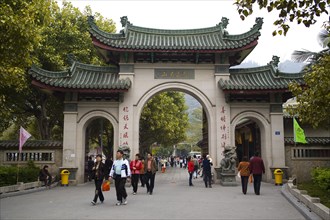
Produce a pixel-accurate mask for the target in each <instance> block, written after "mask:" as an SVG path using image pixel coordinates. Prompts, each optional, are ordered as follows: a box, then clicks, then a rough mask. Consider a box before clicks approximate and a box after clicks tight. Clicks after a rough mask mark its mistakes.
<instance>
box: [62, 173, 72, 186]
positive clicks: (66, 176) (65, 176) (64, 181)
mask: <svg viewBox="0 0 330 220" xmlns="http://www.w3.org/2000/svg"><path fill="white" fill-rule="evenodd" d="M69 175H70V172H69V170H62V171H61V186H64V185H66V186H68V185H69Z"/></svg>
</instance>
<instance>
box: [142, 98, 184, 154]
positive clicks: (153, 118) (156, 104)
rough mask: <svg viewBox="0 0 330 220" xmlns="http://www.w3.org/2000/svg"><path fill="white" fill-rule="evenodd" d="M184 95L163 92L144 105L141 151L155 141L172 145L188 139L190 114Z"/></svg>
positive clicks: (164, 144) (163, 144)
mask: <svg viewBox="0 0 330 220" xmlns="http://www.w3.org/2000/svg"><path fill="white" fill-rule="evenodd" d="M186 110H187V107H186V105H185V100H184V95H183V93H180V92H163V93H160V94H158V95H156V96H154V97H153V98H151V99H150V100H149V101H148V102H147V104H146V105H145V106H144V108H143V111H142V114H141V118H140V147H141V149H142V150H141V151H142V152H143V151H147V150H149V148H150V146H151V145H152V144H154V143H157V144H158V145H160V144H161V145H162V146H168V147H172V146H173V145H174V144H177V143H179V142H181V141H184V140H185V139H186V129H187V126H188V115H187V113H186Z"/></svg>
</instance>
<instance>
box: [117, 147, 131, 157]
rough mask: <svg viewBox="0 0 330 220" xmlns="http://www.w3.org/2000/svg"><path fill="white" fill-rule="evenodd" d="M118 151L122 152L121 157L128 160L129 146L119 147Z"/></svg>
mask: <svg viewBox="0 0 330 220" xmlns="http://www.w3.org/2000/svg"><path fill="white" fill-rule="evenodd" d="M118 150H122V151H123V152H124V155H123V157H124V158H125V159H127V160H129V158H130V154H131V149H130V148H129V146H120V147H119V148H118Z"/></svg>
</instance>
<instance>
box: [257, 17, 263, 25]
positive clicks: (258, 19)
mask: <svg viewBox="0 0 330 220" xmlns="http://www.w3.org/2000/svg"><path fill="white" fill-rule="evenodd" d="M256 23H257V25H262V24H263V23H264V18H261V17H257V18H256Z"/></svg>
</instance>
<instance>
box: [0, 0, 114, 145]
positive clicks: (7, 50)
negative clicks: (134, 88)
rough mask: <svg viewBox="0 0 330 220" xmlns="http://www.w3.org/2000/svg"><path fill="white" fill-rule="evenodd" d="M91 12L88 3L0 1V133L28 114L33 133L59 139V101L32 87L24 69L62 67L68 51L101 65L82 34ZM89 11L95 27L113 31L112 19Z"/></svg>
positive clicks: (21, 122) (85, 33) (87, 37)
mask: <svg viewBox="0 0 330 220" xmlns="http://www.w3.org/2000/svg"><path fill="white" fill-rule="evenodd" d="M92 14H93V13H92V11H91V9H90V7H87V8H86V9H85V12H84V13H83V12H81V11H79V9H78V8H75V7H73V6H72V4H71V3H69V2H65V1H64V2H63V6H62V7H61V8H60V7H59V6H58V5H57V3H56V2H55V1H54V0H49V1H39V0H5V1H2V3H0V30H1V31H0V33H1V39H0V47H1V53H0V74H1V75H0V118H1V121H0V132H2V131H4V130H5V129H6V128H7V127H8V126H10V125H11V124H17V125H22V126H30V124H29V123H27V120H26V119H27V118H30V117H34V118H35V121H31V123H34V124H33V125H31V126H32V127H33V129H34V128H38V131H39V132H38V133H39V134H38V135H37V134H36V135H35V136H36V138H41V139H61V135H59V134H60V133H62V131H61V130H59V129H61V128H62V127H63V114H62V111H63V107H62V105H63V104H62V100H61V99H58V98H59V97H55V96H53V94H48V93H44V92H41V91H40V90H38V89H36V88H34V87H32V86H31V80H30V77H29V76H28V73H27V71H28V69H29V68H30V67H31V64H32V63H35V64H37V65H38V66H40V67H42V68H44V69H47V70H50V71H58V70H63V69H66V68H68V67H69V66H70V63H69V61H68V58H67V55H68V54H74V55H75V57H76V59H77V60H79V61H81V62H86V63H92V64H101V62H102V61H101V60H100V59H99V57H98V56H97V54H96V51H95V49H94V46H93V44H92V41H91V38H90V35H89V33H88V23H87V16H88V15H92ZM94 16H95V20H96V23H97V24H98V25H99V26H100V27H101V28H103V29H105V30H106V31H109V32H113V31H115V25H114V22H113V21H112V20H109V19H105V18H103V17H102V16H101V15H100V14H98V13H96V14H95V15H94ZM54 128H55V129H54ZM33 129H32V130H33ZM53 132H55V133H53Z"/></svg>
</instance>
